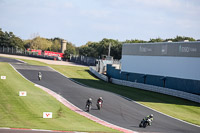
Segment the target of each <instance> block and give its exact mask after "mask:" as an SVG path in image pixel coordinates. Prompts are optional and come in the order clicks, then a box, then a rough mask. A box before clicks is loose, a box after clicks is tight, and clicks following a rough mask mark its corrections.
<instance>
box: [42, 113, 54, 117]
mask: <svg viewBox="0 0 200 133" xmlns="http://www.w3.org/2000/svg"><path fill="white" fill-rule="evenodd" d="M52 117H53V114H52V112H43V118H52Z"/></svg>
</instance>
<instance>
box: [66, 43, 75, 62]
mask: <svg viewBox="0 0 200 133" xmlns="http://www.w3.org/2000/svg"><path fill="white" fill-rule="evenodd" d="M70 54H76V50H75V46H74V45H72V43H70V42H67V45H66V50H65V52H64V56H65V58H66V59H69V58H70Z"/></svg>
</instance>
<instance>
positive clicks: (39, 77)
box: [38, 72, 42, 80]
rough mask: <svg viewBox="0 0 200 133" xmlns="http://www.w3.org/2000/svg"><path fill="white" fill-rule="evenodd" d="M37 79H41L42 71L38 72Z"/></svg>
mask: <svg viewBox="0 0 200 133" xmlns="http://www.w3.org/2000/svg"><path fill="white" fill-rule="evenodd" d="M38 79H39V80H41V79H42V73H41V72H38Z"/></svg>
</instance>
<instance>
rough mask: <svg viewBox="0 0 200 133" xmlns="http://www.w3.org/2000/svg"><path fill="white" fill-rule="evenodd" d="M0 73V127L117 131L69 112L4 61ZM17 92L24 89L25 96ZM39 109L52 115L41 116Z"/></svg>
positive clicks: (0, 65) (0, 66)
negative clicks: (50, 116)
mask: <svg viewBox="0 0 200 133" xmlns="http://www.w3.org/2000/svg"><path fill="white" fill-rule="evenodd" d="M0 75H1V76H6V77H7V79H6V80H0V127H13V128H34V129H49V130H66V131H85V132H118V131H116V130H113V129H111V128H108V127H105V126H102V125H100V124H98V123H96V122H93V121H91V120H89V119H87V118H85V117H83V116H81V115H78V114H77V113H75V112H73V111H71V110H70V109H68V108H67V107H65V106H64V105H63V104H61V103H60V102H58V101H57V100H56V99H55V98H54V97H52V96H51V95H49V94H47V93H46V92H44V91H43V90H41V89H40V88H37V87H35V86H34V84H33V83H31V82H29V81H27V80H25V79H24V78H23V77H21V76H20V75H19V74H18V73H17V72H15V71H14V69H13V68H12V67H11V66H10V65H9V64H7V63H0ZM19 91H27V96H26V97H20V96H19ZM43 112H53V118H52V119H44V118H42V115H43Z"/></svg>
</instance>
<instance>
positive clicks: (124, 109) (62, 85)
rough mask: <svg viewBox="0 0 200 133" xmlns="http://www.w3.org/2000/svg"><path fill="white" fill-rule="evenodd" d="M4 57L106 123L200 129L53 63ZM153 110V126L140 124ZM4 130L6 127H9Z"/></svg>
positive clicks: (168, 130)
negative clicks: (101, 101) (79, 78)
mask: <svg viewBox="0 0 200 133" xmlns="http://www.w3.org/2000/svg"><path fill="white" fill-rule="evenodd" d="M1 59H2V60H0V62H2V61H3V62H10V63H11V65H12V66H13V68H14V69H16V71H18V72H19V73H20V74H21V75H23V76H24V77H25V78H26V79H28V80H30V81H31V82H33V83H35V84H36V86H38V87H40V88H42V89H46V91H48V90H49V91H51V92H52V94H51V95H53V93H54V94H55V97H56V96H57V97H58V100H59V99H60V100H63V101H64V102H63V103H65V102H66V103H67V102H68V105H70V106H72V107H73V108H74V111H77V112H78V113H82V115H83V114H85V116H86V117H95V118H97V119H98V118H100V119H101V120H102V122H104V123H107V122H108V123H111V125H112V124H114V125H116V127H117V126H119V127H122V129H124V132H128V131H129V130H131V131H135V132H149V133H158V132H162V133H190V132H191V133H199V131H200V127H199V126H195V125H192V124H188V123H186V122H183V121H180V120H177V119H174V118H171V117H169V116H166V115H164V114H161V113H159V112H157V111H154V110H152V109H149V108H146V107H144V106H142V105H140V104H138V103H136V102H134V101H132V100H130V99H126V98H124V97H122V96H119V95H117V94H114V93H111V92H107V91H103V90H98V89H95V88H90V87H87V86H83V85H81V84H78V83H76V82H73V81H72V80H70V79H69V78H67V77H65V76H64V75H62V74H60V73H59V72H57V71H55V70H54V69H52V68H50V67H46V66H34V65H28V64H24V63H19V62H18V61H17V60H14V59H8V60H6V59H7V58H1ZM39 71H40V72H42V75H43V77H42V80H41V81H38V77H37V74H38V72H39ZM59 96H60V97H59ZM100 96H102V97H103V99H104V104H103V108H102V110H100V111H99V110H97V107H96V100H97V98H98V97H100ZM89 97H91V98H92V99H93V101H94V104H93V106H92V110H91V111H90V112H89V114H88V113H86V112H85V102H86V100H87V99H88V98H89ZM62 98H63V99H62ZM66 106H67V105H66ZM149 114H154V121H153V124H152V126H149V127H147V128H139V127H138V125H139V123H140V121H141V119H142V118H143V117H144V116H146V115H149ZM97 122H98V121H97ZM99 122H100V121H99ZM101 124H103V123H101ZM114 125H113V126H114ZM126 129H127V130H126ZM2 130H4V131H5V129H2ZM2 130H0V132H2ZM13 131H14V130H13ZM27 132H29V131H27ZM30 132H33V131H30ZM34 132H40V131H34Z"/></svg>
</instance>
